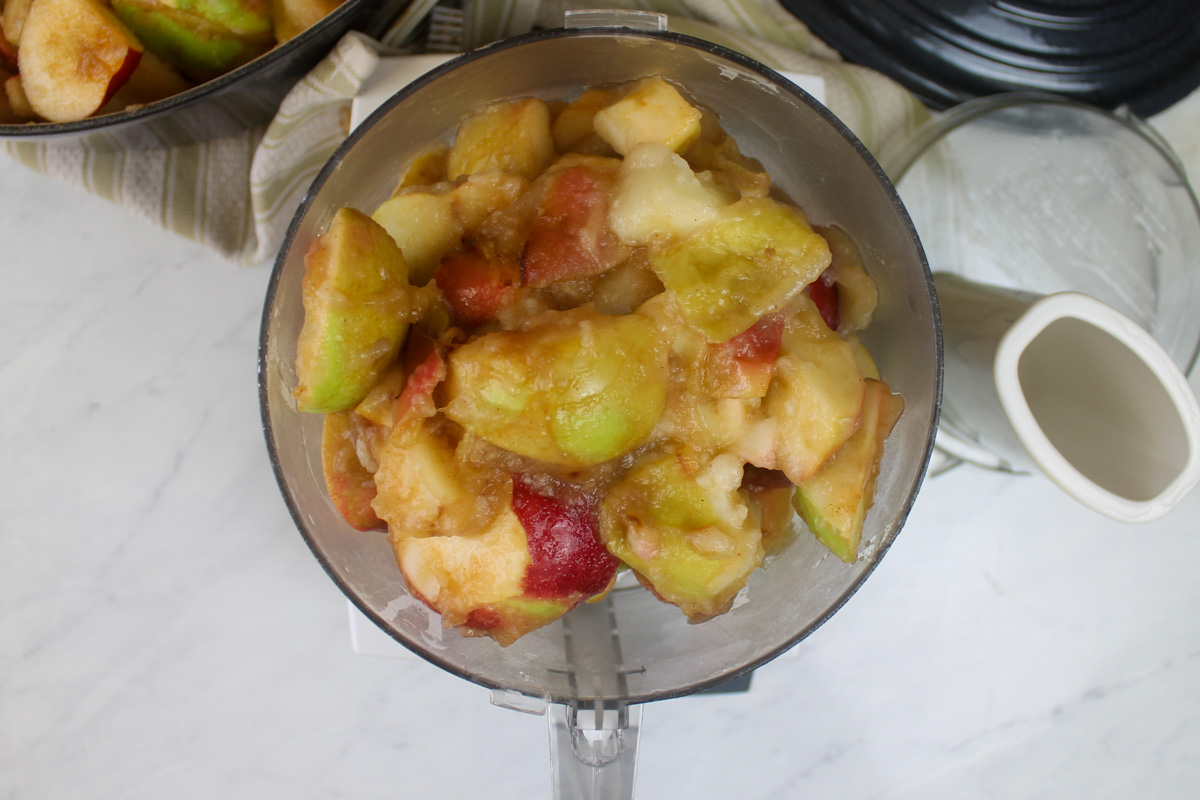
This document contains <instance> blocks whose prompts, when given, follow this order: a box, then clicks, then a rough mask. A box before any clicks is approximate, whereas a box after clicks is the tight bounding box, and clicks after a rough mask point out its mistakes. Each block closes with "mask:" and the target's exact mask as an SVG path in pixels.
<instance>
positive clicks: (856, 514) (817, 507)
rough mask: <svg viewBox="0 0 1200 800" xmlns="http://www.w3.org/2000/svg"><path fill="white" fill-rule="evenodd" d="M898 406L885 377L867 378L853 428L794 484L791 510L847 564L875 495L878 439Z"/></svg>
mask: <svg viewBox="0 0 1200 800" xmlns="http://www.w3.org/2000/svg"><path fill="white" fill-rule="evenodd" d="M903 408H904V401H903V400H901V398H900V396H899V395H896V394H892V392H891V390H890V389H889V388H888V386H887V384H886V383H883V382H882V381H876V380H868V381H867V388H866V400H865V401H864V402H863V410H862V421H861V422H860V423H859V426H858V430H856V431H855V432H854V435H853V436H851V437H850V438H849V439H847V440H846V443H845V444H843V445H842V446H841V448H839V449H838V451H837V452H836V453H834V454H833V455H832V456H831V457H830V458H829V460H828V461H826V462H825V463H824V464H822V465H821V468H820V469H819V470H817V471H816V473H814V474H813V475H812V477H810V478H809V479H808V480H805V481H801V482H800V483H799V484H798V485H797V487H796V495H795V499H794V501H793V502H794V503H795V507H796V511H797V513H799V514H800V517H801V518H802V519H803V520H804V522H805V524H806V525H808V529H809V530H810V531H812V533H813V535H814V536H816V537H817V539H819V540H820V541H821V542H822V543H823V544H824V545H825V546H826V547H828V548H829V550H830V551H831V552H832V553H833V554H834V555H836V556H837V557H838V558H840V559H841V560H843V561H845V562H846V563H848V564H853V563H854V561H855V560H856V559H857V558H858V546H859V543H860V542H861V540H862V529H863V521H864V520H865V519H866V516H867V511H868V510H869V509H870V508H871V504H872V503H873V502H874V499H875V480H876V478H877V476H878V475H879V462H880V459H881V457H882V455H883V447H884V440H885V439H887V437H888V434H889V433H891V430H892V427H893V426H894V425H895V424H896V420H897V419H899V417H900V413H901V412H902V410H903Z"/></svg>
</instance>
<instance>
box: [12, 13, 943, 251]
mask: <svg viewBox="0 0 1200 800" xmlns="http://www.w3.org/2000/svg"><path fill="white" fill-rule="evenodd" d="M460 5H461V6H462V8H463V31H462V40H463V43H464V46H465V47H467V48H473V47H478V46H481V45H484V44H487V43H489V42H493V41H496V40H498V39H502V38H505V37H508V36H513V35H516V34H519V33H524V32H526V31H529V30H532V29H534V28H547V27H557V26H558V25H559V24H561V20H562V15H563V12H564V11H566V10H569V9H577V8H588V7H602V8H627V9H639V10H647V11H658V12H662V13H665V14H667V15H668V19H669V25H670V28H671V30H673V31H676V32H678V33H683V34H688V35H691V36H695V37H698V38H702V39H707V40H709V41H712V42H715V43H717V44H720V45H723V46H725V47H728V48H730V49H732V50H736V51H739V52H741V53H744V54H746V55H748V56H750V57H751V58H755V59H757V60H759V61H761V62H762V63H764V64H766V65H767V66H769V67H772V68H774V69H777V70H785V71H791V72H800V73H807V74H811V75H816V76H819V77H821V78H822V79H823V80H824V83H825V92H826V103H827V105H828V106H829V108H830V109H831V110H832V111H833V112H834V113H835V114H836V115H837V116H838V117H840V118H841V119H842V121H843V122H845V124H846V125H847V127H849V128H850V129H851V130H852V131H853V132H854V133H855V134H856V135H857V136H858V137H859V138H860V139H862V141H863V144H864V145H866V147H867V148H868V149H870V150H872V151H875V152H877V153H878V152H879V149H880V148H882V147H883V146H885V145H886V143H888V142H889V141H896V140H898V139H900V138H903V137H904V136H906V135H907V134H908V133H909V132H911V131H912V130H913V129H914V128H915V127H916V126H917V125H918V124H920V123H921V122H922V121H924V120H925V119H926V118H927V117H928V112H927V111H926V109H925V108H924V106H922V105H921V103H920V102H919V101H918V100H916V98H914V97H913V96H912V95H911V94H909V93H908V92H907V91H906V90H904V89H903V88H901V87H900V86H899V85H898V84H896V83H894V82H892V81H891V80H890V79H888V78H886V77H884V76H882V75H880V74H878V73H876V72H873V71H871V70H867V69H864V68H862V67H858V66H856V65H852V64H848V63H845V62H844V61H842V59H841V58H840V57H839V56H838V54H837V53H836V52H834V51H833V50H831V49H830V48H829V47H828V46H827V45H825V44H824V43H823V42H821V41H820V40H818V39H817V38H816V37H814V36H813V35H812V34H811V33H810V32H809V31H808V29H807V28H805V26H804V25H803V24H801V23H800V22H799V21H798V20H797V19H796V18H795V17H793V16H792V15H791V14H790V13H788V12H787V11H786V10H785V9H784V8H783V7H782V6H781V5H780V4H779V3H778V2H776V0H608V1H607V2H599V3H597V2H592V3H576V2H563V1H562V0H463V2H462V3H461V4H460ZM388 52H390V51H389V50H388V48H386V47H384V46H383V45H381V44H380V43H379V42H376V41H374V40H372V39H370V38H368V37H366V36H364V35H362V34H358V33H349V34H347V35H346V36H345V37H344V38H343V39H342V40H341V41H340V42H339V43H338V45H337V46H336V47H335V49H334V50H333V51H332V52H331V53H330V54H329V55H328V56H327V57H326V58H325V59H324V60H323V61H322V62H321V63H320V64H318V65H317V66H316V67H315V68H314V69H313V70H312V71H311V72H310V73H309V74H308V75H307V76H306V77H305V78H303V79H302V80H301V81H300V82H299V83H298V84H297V85H296V86H295V87H294V88H293V90H292V91H291V92H290V93H289V94H288V96H287V97H286V98H285V99H284V101H283V103H282V104H281V106H280V108H279V111H278V113H277V114H276V116H275V118H274V119H273V120H272V122H271V123H270V124H269V125H268V126H266V128H265V129H253V130H247V131H245V132H244V133H242V134H239V135H237V136H234V137H228V138H223V139H216V140H212V141H208V142H204V143H199V144H195V145H191V146H188V147H183V148H180V147H174V148H165V147H162V146H157V147H156V146H155V145H154V143H151V142H148V143H147V147H146V148H145V149H140V148H139V149H138V150H136V151H132V150H128V149H125V148H123V147H121V146H120V145H119V144H117V143H116V142H114V141H112V140H109V139H106V138H105V137H103V136H94V137H89V138H88V139H87V140H82V141H62V142H60V141H53V140H52V141H48V142H27V141H20V142H8V143H6V144H5V145H4V146H5V149H6V151H7V153H8V154H9V155H10V156H11V157H13V158H16V159H18V160H20V161H21V162H23V163H25V164H26V165H28V166H29V167H31V168H33V169H35V170H38V171H39V172H42V173H44V174H46V175H48V176H50V177H52V178H55V179H57V180H60V181H64V182H67V183H70V184H73V185H77V186H80V187H82V188H84V189H86V190H87V191H90V192H93V193H95V194H97V195H100V196H102V197H105V198H107V199H109V200H111V201H113V202H115V203H118V204H119V205H121V206H123V207H125V208H127V209H129V210H130V211H131V212H133V213H134V214H136V215H138V216H139V217H142V218H143V219H146V220H149V221H150V222H151V223H153V224H155V225H158V226H161V227H163V228H166V229H168V230H171V231H174V232H175V233H177V234H179V235H181V236H184V237H187V238H188V239H191V240H194V241H196V242H199V243H201V244H202V245H204V246H205V247H208V248H210V249H211V250H213V251H215V252H216V253H218V254H220V255H221V256H222V257H224V258H226V259H228V260H230V261H233V262H236V263H239V264H244V265H256V264H263V263H267V262H269V261H270V260H271V259H272V258H273V257H274V255H275V253H276V252H277V250H278V249H279V246H280V244H281V243H282V242H283V238H284V235H285V233H286V231H287V227H288V224H289V222H290V221H291V217H292V214H293V213H294V212H295V209H296V208H297V206H299V204H300V202H301V201H302V199H303V197H304V193H305V191H306V190H307V188H308V186H309V184H310V183H311V182H312V180H313V178H314V177H315V176H316V175H317V173H318V171H319V170H320V169H321V166H322V165H323V164H324V163H325V161H326V160H327V159H328V158H329V156H330V155H332V154H333V152H334V151H335V150H336V149H337V147H338V145H339V144H340V143H341V142H342V141H343V139H344V138H345V136H346V134H347V132H348V130H349V110H350V101H351V99H352V98H353V97H354V95H355V94H356V93H357V92H358V90H359V87H361V86H362V84H363V82H364V81H365V80H366V79H367V77H368V76H370V74H371V73H372V71H373V70H374V69H375V67H376V65H377V64H378V63H379V59H380V58H381V57H382V55H384V54H387V53H388Z"/></svg>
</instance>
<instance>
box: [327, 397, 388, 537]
mask: <svg viewBox="0 0 1200 800" xmlns="http://www.w3.org/2000/svg"><path fill="white" fill-rule="evenodd" d="M350 414H351V412H349V411H340V412H338V413H336V414H326V415H325V420H324V424H323V426H322V429H321V466H322V468H323V470H324V474H325V488H326V490H327V491H328V493H329V499H330V501H331V502H332V503H333V507H334V508H336V509H337V512H338V513H339V514H341V516H342V519H344V520H346V522H347V523H348V524H349V525H350V527H352V528H354V529H355V530H360V531H374V530H381V529H382V528H383V527H384V523H383V521H382V520H380V519H379V517H378V515H376V514H375V509H374V508H373V507H372V506H371V502H372V501H373V500H374V499H375V494H376V491H375V479H374V477H373V476H372V475H371V473H370V472H368V471H367V469H366V467H364V466H363V465H362V462H361V461H359V458H358V450H357V448H356V447H355V443H354V431H353V425H352V422H351V418H350Z"/></svg>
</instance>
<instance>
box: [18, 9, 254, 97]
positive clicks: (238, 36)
mask: <svg viewBox="0 0 1200 800" xmlns="http://www.w3.org/2000/svg"><path fill="white" fill-rule="evenodd" d="M38 1H39V2H40V0H38ZM112 7H113V11H114V12H115V13H116V14H117V16H118V17H120V18H121V19H122V20H123V21H124V22H125V24H126V25H128V26H129V28H130V29H131V30H132V31H133V32H134V33H135V34H137V36H138V38H140V39H141V40H142V41H144V42H145V43H146V46H147V47H149V48H150V49H151V50H153V51H154V52H156V53H158V54H159V55H160V56H162V57H163V58H164V59H165V60H166V61H168V62H169V63H171V64H172V65H173V66H175V67H176V68H177V69H179V71H180V72H182V73H183V74H184V75H187V76H188V77H189V78H192V79H194V80H199V81H204V80H209V79H211V78H215V77H217V76H218V75H223V74H224V73H226V72H228V71H230V70H231V69H234V68H235V67H238V66H241V65H242V64H245V63H246V62H248V61H250V60H251V59H254V58H257V57H258V56H260V55H262V54H263V53H265V52H266V51H267V50H269V49H271V47H272V46H273V45H274V44H275V37H274V34H273V33H272V30H271V14H270V7H269V5H268V0H113V3H112Z"/></svg>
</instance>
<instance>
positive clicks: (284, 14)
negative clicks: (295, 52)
mask: <svg viewBox="0 0 1200 800" xmlns="http://www.w3.org/2000/svg"><path fill="white" fill-rule="evenodd" d="M344 2H346V0H271V21H272V23H273V25H274V30H275V38H276V40H278V41H279V42H286V41H288V40H289V39H292V38H294V37H296V36H299V35H300V34H302V33H304V32H305V31H306V30H308V29H309V28H311V27H312V26H313V25H316V24H317V23H318V22H320V21H321V20H323V19H325V17H326V16H327V15H328V14H329V13H330V12H333V11H336V10H337V9H338V7H339V6H341V5H342V3H344Z"/></svg>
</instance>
